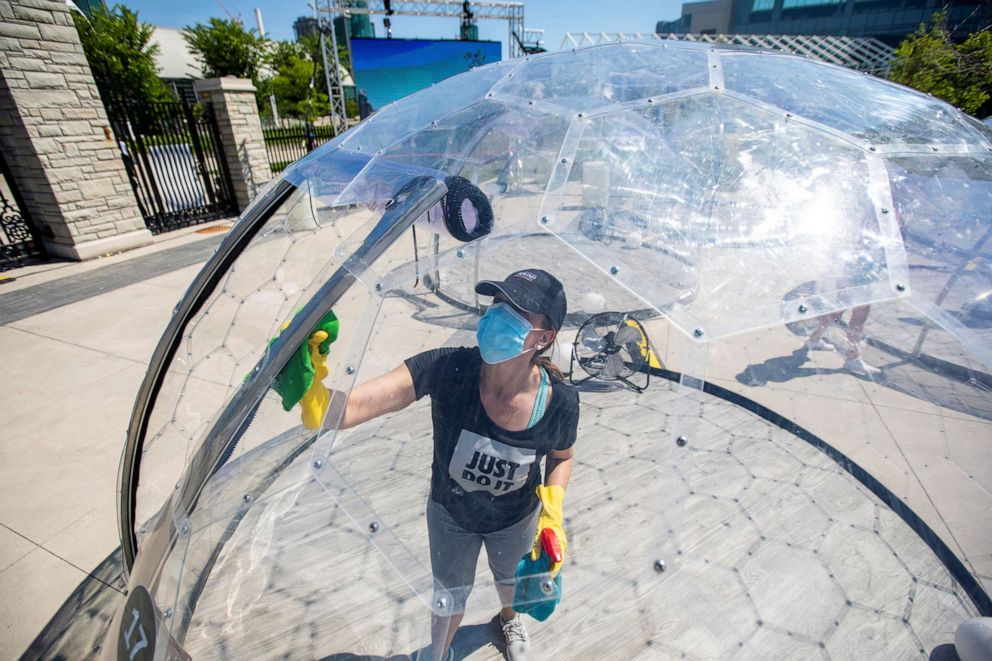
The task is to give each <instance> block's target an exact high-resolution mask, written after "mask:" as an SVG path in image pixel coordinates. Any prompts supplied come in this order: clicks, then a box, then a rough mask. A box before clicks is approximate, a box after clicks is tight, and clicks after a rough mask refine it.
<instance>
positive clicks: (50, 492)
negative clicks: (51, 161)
mask: <svg viewBox="0 0 992 661" xmlns="http://www.w3.org/2000/svg"><path fill="white" fill-rule="evenodd" d="M229 222H230V221H220V222H218V223H211V224H208V225H201V226H198V227H196V228H190V229H188V230H184V231H180V232H175V233H171V234H167V235H162V236H159V237H157V238H156V242H155V243H154V244H153V245H151V246H147V247H145V248H142V249H139V250H135V251H131V252H129V253H126V254H121V255H116V256H111V257H107V258H103V259H99V260H95V261H91V262H86V263H74V262H52V263H46V264H40V265H35V266H28V267H24V268H20V269H14V270H11V271H7V272H4V273H3V274H0V364H2V365H3V381H4V384H5V387H4V398H3V406H2V410H3V420H4V433H3V438H2V441H0V594H2V595H3V598H2V599H0V658H4V659H8V658H15V657H16V656H17V655H20V654H22V653H24V652H25V650H27V649H28V647H29V645H31V643H32V641H35V638H36V637H38V636H39V633H40V632H42V631H43V629H44V630H45V635H44V636H43V639H40V640H38V641H37V642H38V643H39V645H40V647H36V648H33V649H32V650H31V652H30V654H29V655H28V656H39V657H45V658H51V657H52V656H54V652H55V650H57V649H62V650H63V654H64V655H65V658H81V657H80V656H79V655H78V654H73V653H72V648H71V647H70V648H65V647H64V646H65V645H67V644H71V643H72V641H73V640H75V641H76V644H78V643H79V641H80V640H95V639H96V638H97V636H98V631H99V629H98V628H96V627H93V626H92V624H93V622H92V621H91V622H89V623H88V624H87V626H85V627H77V629H76V630H75V631H74V635H71V636H70V635H68V634H69V633H70V631H69V627H70V625H71V624H72V622H73V621H72V620H71V619H67V618H66V617H65V616H66V615H68V614H73V615H75V614H77V613H78V612H85V608H90V609H93V608H94V606H98V605H102V606H106V607H107V608H103V610H104V611H105V612H109V607H111V606H112V605H113V603H114V600H115V598H116V596H117V595H119V594H120V590H122V588H123V586H122V582H121V580H120V561H119V555H118V554H116V553H115V549H117V547H118V546H119V538H118V532H117V505H116V501H117V494H116V491H115V486H116V484H117V467H118V461H119V458H120V452H121V448H122V447H123V439H124V436H125V433H126V429H127V424H128V420H129V418H130V415H131V406H132V404H133V402H134V396H135V393H136V392H137V390H138V386H139V385H140V383H141V379H142V377H143V376H144V372H145V369H146V368H147V365H148V360H149V358H150V356H151V353H152V351H153V349H154V347H155V344H156V343H157V342H158V338H159V336H160V335H161V333H162V330H163V329H164V328H165V325H166V322H167V320H168V318H169V315H170V314H171V311H172V308H173V307H174V306H175V304H176V303H177V302H178V301H179V299H180V298H181V297H182V295H183V292H184V291H185V289H186V286H187V285H188V284H189V282H190V280H191V279H192V278H193V276H194V275H195V273H196V271H197V270H198V268H199V264H200V263H202V262H203V261H204V260H205V259H206V258H207V257H209V255H210V254H211V253H212V252H213V250H214V249H215V248H216V246H217V245H218V243H219V241H220V238H221V236H223V235H222V233H214V234H200V233H197V230H203V229H205V228H208V227H214V226H222V225H225V224H229ZM84 605H85V608H84V609H81V607H83V606H84ZM63 606H65V609H63V612H61V613H60V609H61V608H62V607H63ZM100 609H101V607H97V608H96V609H95V610H96V611H97V612H94V613H92V614H93V615H98V611H100ZM76 624H77V625H78V624H80V622H78V620H77V621H76ZM94 629H96V630H94ZM80 635H81V636H82V638H80V637H79V636H80ZM90 649H92V648H90ZM76 651H77V652H79V651H81V650H76Z"/></svg>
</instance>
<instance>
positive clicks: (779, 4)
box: [655, 0, 992, 45]
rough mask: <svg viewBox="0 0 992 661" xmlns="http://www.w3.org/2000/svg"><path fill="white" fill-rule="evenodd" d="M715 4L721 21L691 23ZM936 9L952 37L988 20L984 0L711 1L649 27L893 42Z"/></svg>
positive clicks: (989, 6)
mask: <svg viewBox="0 0 992 661" xmlns="http://www.w3.org/2000/svg"><path fill="white" fill-rule="evenodd" d="M718 8H719V9H723V10H724V11H725V12H726V13H725V15H726V16H727V19H726V22H725V24H724V25H718V26H714V25H713V24H712V22H710V21H706V23H707V24H706V25H705V26H704V25H701V24H700V25H696V24H695V23H696V21H694V20H693V19H694V16H695V15H700V16H701V15H702V14H703V12H704V11H705V13H706V14H707V15H713V14H714V13H716V10H717V9H718ZM941 8H946V9H947V12H948V21H947V24H948V27H949V28H951V30H952V35H953V37H954V38H955V39H963V38H964V37H965V36H967V35H968V34H970V33H972V32H977V31H978V30H981V29H983V28H985V27H988V26H989V24H990V23H992V3H990V2H988V1H987V0H943V1H941V0H715V1H714V2H699V3H687V4H684V5H683V6H682V16H680V17H679V18H678V19H676V20H674V21H659V22H658V24H657V26H656V28H655V31H656V32H657V33H659V34H668V33H672V32H674V33H701V34H706V33H717V34H721V33H722V34H797V35H798V34H802V35H834V36H847V37H875V38H877V39H880V40H882V41H884V42H886V43H888V44H890V45H896V44H898V43H899V42H900V41H902V39H903V38H905V36H906V35H908V34H911V33H913V32H915V31H916V29H917V28H918V27H919V25H920V24H921V23H928V22H929V21H930V18H931V16H933V13H934V12H936V11H939V10H940V9H941Z"/></svg>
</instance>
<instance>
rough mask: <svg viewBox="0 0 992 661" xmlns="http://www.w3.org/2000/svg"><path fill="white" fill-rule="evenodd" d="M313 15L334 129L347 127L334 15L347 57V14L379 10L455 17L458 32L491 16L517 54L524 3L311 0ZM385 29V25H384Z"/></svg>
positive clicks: (384, 13) (521, 51)
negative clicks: (339, 23)
mask: <svg viewBox="0 0 992 661" xmlns="http://www.w3.org/2000/svg"><path fill="white" fill-rule="evenodd" d="M313 8H314V18H316V19H317V25H318V27H319V29H320V53H321V58H322V59H323V64H324V78H325V81H324V82H325V83H326V84H327V96H328V98H329V99H330V102H331V123H332V124H333V125H334V130H335V132H341V131H344V130H345V129H347V128H348V115H347V112H346V111H345V98H344V83H343V79H344V70H343V68H342V66H341V57H340V55H339V54H338V38H337V35H336V34H335V33H334V19H336V18H338V17H339V16H343V17H344V18H345V20H344V21H343V23H344V26H345V29H344V33H345V34H344V38H345V48H346V50H347V52H348V58H349V60H350V59H351V43H350V42H351V37H350V35H349V34H348V20H347V19H348V18H349V17H350V16H354V15H361V14H368V15H374V14H379V15H382V16H385V17H386V18H387V19H389V18H390V17H392V16H441V17H448V18H457V19H459V21H461V25H462V34H463V36H464V33H465V26H466V24H467V23H468V22H471V23H474V22H475V21H478V20H485V19H495V20H502V21H506V22H507V24H508V28H509V38H508V40H507V48H508V49H509V54H510V57H511V58H513V57H520V56H521V55H523V54H524V53H525V50H524V46H523V44H524V43H525V42H524V39H525V36H524V35H525V30H524V3H523V2H494V1H486V2H482V1H479V2H464V1H463V0H448V1H444V0H314V5H313ZM387 31H388V28H387Z"/></svg>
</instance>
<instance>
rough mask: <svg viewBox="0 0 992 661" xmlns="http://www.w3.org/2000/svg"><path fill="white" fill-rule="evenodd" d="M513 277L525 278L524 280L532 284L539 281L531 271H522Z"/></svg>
mask: <svg viewBox="0 0 992 661" xmlns="http://www.w3.org/2000/svg"><path fill="white" fill-rule="evenodd" d="M512 277H514V278H523V279H524V280H530V281H531V282H534V281H535V280H537V274H536V273H531V272H530V271H521V272H520V273H514V274H513V276H512Z"/></svg>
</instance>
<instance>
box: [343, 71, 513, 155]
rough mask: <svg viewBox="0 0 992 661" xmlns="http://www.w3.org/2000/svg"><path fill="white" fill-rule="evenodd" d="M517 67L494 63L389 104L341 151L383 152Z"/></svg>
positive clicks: (478, 96) (350, 135)
mask: <svg viewBox="0 0 992 661" xmlns="http://www.w3.org/2000/svg"><path fill="white" fill-rule="evenodd" d="M519 64H520V63H519V62H518V61H512V62H497V63H494V64H490V65H487V66H484V67H479V68H478V69H475V70H473V71H469V72H467V73H463V74H459V75H457V76H452V77H451V78H447V79H445V80H443V81H441V82H440V83H436V84H434V85H431V86H430V87H428V88H426V89H424V90H421V91H420V92H417V93H416V94H412V95H410V96H409V97H406V98H405V99H403V100H402V102H399V103H393V104H390V105H388V106H386V107H385V108H383V109H382V110H380V111H379V112H377V113H375V114H374V115H372V116H371V117H369V118H368V119H366V120H365V121H364V122H362V124H360V125H359V126H358V127H357V128H356V129H353V130H352V131H350V132H349V133H348V137H347V138H346V139H345V140H344V141H343V142H342V143H341V148H342V149H344V150H346V151H350V152H357V153H366V154H368V153H375V152H377V151H379V150H380V149H386V148H388V147H389V146H391V145H393V144H395V143H397V142H399V141H400V140H403V139H404V138H406V137H408V136H410V135H412V134H414V133H416V132H417V131H420V130H423V129H426V128H427V127H429V126H430V125H431V122H435V121H439V120H442V119H444V118H445V117H447V116H448V115H450V114H451V113H454V112H457V111H459V110H461V109H462V108H464V107H465V106H467V105H470V104H473V103H476V102H477V101H479V100H481V99H482V98H484V97H485V96H486V94H488V93H489V90H490V89H491V88H492V87H493V85H495V84H496V83H497V82H499V80H500V79H501V78H503V77H504V76H506V75H507V74H509V73H511V72H512V71H513V70H514V69H515V68H516V67H517V66H519Z"/></svg>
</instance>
